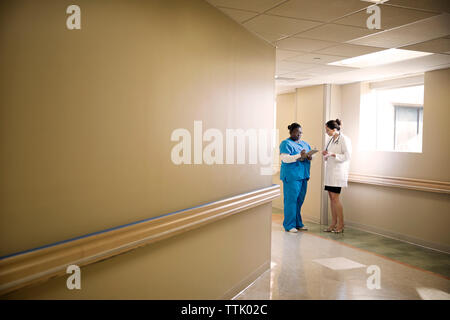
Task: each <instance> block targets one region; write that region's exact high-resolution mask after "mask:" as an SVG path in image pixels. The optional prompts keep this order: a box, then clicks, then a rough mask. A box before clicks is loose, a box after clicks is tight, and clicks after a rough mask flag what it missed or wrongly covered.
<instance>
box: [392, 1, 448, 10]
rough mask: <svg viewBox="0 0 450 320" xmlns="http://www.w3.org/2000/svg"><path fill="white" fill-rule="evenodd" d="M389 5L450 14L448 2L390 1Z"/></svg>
mask: <svg viewBox="0 0 450 320" xmlns="http://www.w3.org/2000/svg"><path fill="white" fill-rule="evenodd" d="M388 4H389V5H396V6H402V7H407V8H415V9H422V10H431V11H438V12H449V13H450V1H448V0H389V3H388Z"/></svg>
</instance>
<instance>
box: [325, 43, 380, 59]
mask: <svg viewBox="0 0 450 320" xmlns="http://www.w3.org/2000/svg"><path fill="white" fill-rule="evenodd" d="M381 50H384V49H383V48H376V47H369V46H358V45H354V44H341V45H338V46H335V47H331V48H326V49H323V50H318V51H317V53H321V54H327V55H334V56H343V57H357V56H362V55H363V54H368V53H372V52H376V51H381Z"/></svg>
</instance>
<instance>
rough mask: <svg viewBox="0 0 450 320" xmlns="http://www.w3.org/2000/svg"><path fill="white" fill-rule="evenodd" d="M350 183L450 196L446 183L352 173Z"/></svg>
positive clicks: (449, 184)
mask: <svg viewBox="0 0 450 320" xmlns="http://www.w3.org/2000/svg"><path fill="white" fill-rule="evenodd" d="M348 181H349V182H353V183H364V184H372V185H378V186H384V187H395V188H403V189H410V190H418V191H427V192H435V193H444V194H450V182H446V181H433V180H424V179H414V178H403V177H388V176H377V175H368V174H359V173H350V174H349V176H348Z"/></svg>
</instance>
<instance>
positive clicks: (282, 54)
mask: <svg viewBox="0 0 450 320" xmlns="http://www.w3.org/2000/svg"><path fill="white" fill-rule="evenodd" d="M299 54H301V53H300V52H298V51H290V50H282V49H277V50H276V57H277V60H284V59H288V58H292V57H295V56H298V55H299Z"/></svg>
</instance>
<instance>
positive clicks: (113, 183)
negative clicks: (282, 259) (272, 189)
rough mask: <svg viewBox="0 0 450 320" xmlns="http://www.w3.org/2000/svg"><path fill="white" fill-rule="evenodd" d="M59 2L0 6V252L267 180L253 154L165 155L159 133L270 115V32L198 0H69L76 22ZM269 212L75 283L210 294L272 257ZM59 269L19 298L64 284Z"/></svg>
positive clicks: (260, 124)
mask: <svg viewBox="0 0 450 320" xmlns="http://www.w3.org/2000/svg"><path fill="white" fill-rule="evenodd" d="M70 4H72V2H70V1H64V0H60V1H49V0H47V1H39V2H38V1H8V2H5V1H3V2H1V4H0V52H1V55H0V70H2V72H1V73H0V106H1V109H0V110H1V116H0V128H1V130H2V133H1V135H0V139H1V141H0V145H1V151H0V159H1V162H0V168H1V176H2V179H1V181H0V194H1V198H0V203H1V205H0V255H5V254H10V253H13V252H17V251H20V250H26V249H30V248H33V247H36V246H41V245H45V244H48V243H53V242H56V241H61V240H65V239H68V238H71V237H75V236H80V235H84V234H87V233H90V232H95V231H99V230H103V229H106V228H110V227H114V226H118V225H121V224H126V223H129V222H133V221H137V220H140V219H145V218H149V217H154V216H158V215H161V214H164V213H168V212H172V211H175V210H180V209H184V208H188V207H192V206H196V205H201V204H203V203H207V202H210V201H214V200H218V199H221V198H224V197H227V196H231V195H236V194H240V193H243V192H247V191H251V190H254V189H258V188H262V187H266V186H269V185H271V183H272V182H271V177H270V176H262V175H260V174H259V166H258V165H214V166H208V165H181V166H176V165H174V164H173V163H172V162H171V160H170V153H171V149H172V147H173V146H174V145H175V144H176V142H171V141H170V136H171V133H172V131H173V130H175V129H177V128H186V129H188V130H189V131H190V132H191V134H193V122H194V120H202V121H203V127H204V130H206V129H207V128H217V129H220V130H221V131H222V132H225V129H226V128H231V129H233V128H242V129H248V128H267V129H270V128H272V126H273V100H274V82H273V79H274V63H275V52H274V48H273V47H272V46H270V45H268V44H267V43H265V42H263V41H262V40H260V39H259V38H257V37H255V36H254V35H252V34H250V33H249V32H247V31H246V30H245V29H244V28H243V27H241V26H239V25H238V24H237V23H236V22H234V21H233V20H231V19H230V18H228V17H226V16H225V15H224V14H222V13H221V12H220V11H219V10H217V9H215V8H213V7H212V6H210V5H209V4H207V3H206V2H205V1H201V0H191V1H185V0H170V1H168V0H160V1H144V0H141V1H138V0H134V1H109V2H108V5H107V6H105V5H104V3H102V2H96V1H88V0H84V1H83V0H80V1H77V4H78V5H79V6H80V7H81V14H82V29H81V30H73V31H69V30H67V29H66V25H65V20H66V17H67V16H68V15H67V14H66V13H65V11H66V8H67V6H68V5H70ZM192 138H193V137H192ZM269 218H270V206H261V207H260V208H258V209H253V210H249V211H248V212H246V213H242V214H240V215H239V216H237V217H233V218H230V219H227V220H226V221H223V222H220V223H217V224H215V225H213V226H211V227H205V228H201V229H199V230H197V231H191V232H189V233H187V234H185V235H183V236H180V237H177V238H174V239H171V240H169V241H164V242H163V243H160V244H157V245H155V246H153V245H152V246H149V247H146V248H142V249H138V250H136V251H133V252H132V253H129V254H126V255H123V256H120V257H116V258H113V259H111V260H108V261H104V262H101V263H98V264H95V265H93V266H88V267H86V268H83V269H82V273H84V271H86V275H87V277H88V279H89V280H90V281H92V283H88V281H87V280H86V282H85V283H86V284H85V288H86V289H83V290H81V292H79V293H77V294H76V297H83V298H84V297H86V298H94V297H95V298H106V297H112V296H113V297H120V298H131V297H133V298H134V297H139V298H150V299H151V298H160V297H165V298H170V297H177V298H198V297H202V298H217V297H220V296H222V295H224V294H225V293H226V292H227V291H228V290H230V289H231V288H232V287H234V286H235V285H236V284H239V283H241V284H242V281H244V280H245V279H244V278H245V277H247V276H251V275H252V273H254V272H255V270H256V268H257V267H259V266H261V265H264V264H265V263H267V261H269V260H270V219H269ZM255 226H258V227H255ZM249 230H252V231H251V232H248V231H249ZM255 239H257V240H258V242H257V243H258V245H254V247H253V243H254V241H256V240H255ZM208 252H210V253H214V254H213V255H211V254H210V255H208V254H207V253H208ZM213 256H214V257H215V258H212V257H213ZM237 261H238V262H239V263H237ZM84 269H85V270H84ZM103 274H104V276H103ZM219 278H220V279H219ZM94 279H96V280H94ZM110 279H114V281H112V280H111V281H110ZM218 279H219V280H218ZM165 281H167V283H165ZM63 282H64V281H63V280H61V279H59V280H52V281H51V282H49V283H48V284H47V285H44V286H43V287H42V288H43V289H35V290H31V291H23V295H21V294H18V295H17V296H18V297H20V296H23V297H36V298H58V297H64V298H70V297H75V295H74V294H73V293H67V292H66V291H64V289H62V288H61V285H62V284H63ZM141 282H142V285H136V284H137V283H141ZM177 282H178V284H182V285H177ZM244 282H245V281H244ZM44 288H45V292H43V290H44Z"/></svg>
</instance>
